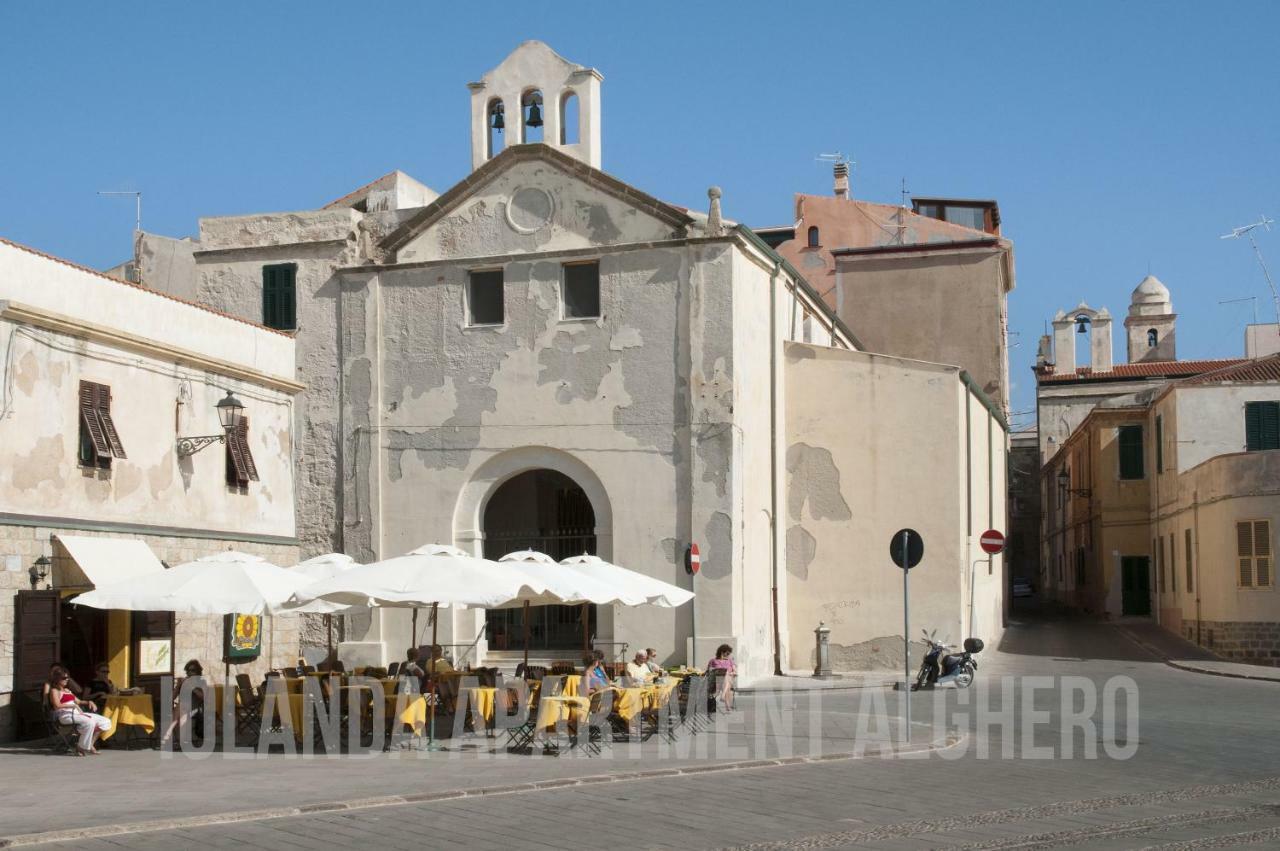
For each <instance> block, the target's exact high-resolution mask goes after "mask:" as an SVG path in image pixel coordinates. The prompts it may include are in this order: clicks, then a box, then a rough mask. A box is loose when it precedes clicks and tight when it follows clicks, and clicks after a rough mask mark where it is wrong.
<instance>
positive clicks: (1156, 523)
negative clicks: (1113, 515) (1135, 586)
mask: <svg viewBox="0 0 1280 851" xmlns="http://www.w3.org/2000/svg"><path fill="white" fill-rule="evenodd" d="M1160 452H1161V449H1160V447H1159V446H1157V447H1156V457H1157V458H1160ZM1161 460H1163V459H1161ZM1155 467H1156V510H1155V516H1154V517H1153V518H1151V529H1152V531H1153V532H1154V533H1155V539H1154V540H1152V542H1151V561H1152V564H1153V565H1154V569H1153V570H1152V571H1151V573H1152V574H1153V575H1152V577H1151V584H1152V585H1154V586H1155V589H1156V626H1159V625H1160V606H1161V604H1162V603H1163V602H1164V596H1163V595H1164V588H1162V587H1161V582H1160V572H1161V571H1162V570H1164V568H1165V566H1166V565H1165V564H1164V559H1162V558H1160V556H1161V555H1162V554H1161V552H1160V542H1161V541H1162V540H1163V539H1162V538H1161V537H1160V474H1161V472H1162V470H1161V469H1160V465H1159V464H1156V465H1155ZM1158 558H1159V559H1160V564H1155V560H1156V559H1158Z"/></svg>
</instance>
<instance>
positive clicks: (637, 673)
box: [627, 650, 652, 685]
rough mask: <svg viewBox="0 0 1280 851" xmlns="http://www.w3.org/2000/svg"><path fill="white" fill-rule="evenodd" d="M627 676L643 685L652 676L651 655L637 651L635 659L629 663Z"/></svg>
mask: <svg viewBox="0 0 1280 851" xmlns="http://www.w3.org/2000/svg"><path fill="white" fill-rule="evenodd" d="M627 676H628V677H630V678H631V679H632V680H634V681H635V682H636V684H637V685H638V684H640V683H643V682H644V681H645V680H647V679H649V677H651V676H652V674H651V673H650V671H649V654H648V653H646V652H645V651H643V650H637V651H636V657H635V659H633V660H631V661H630V662H628V663H627Z"/></svg>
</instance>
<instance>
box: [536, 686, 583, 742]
mask: <svg viewBox="0 0 1280 851" xmlns="http://www.w3.org/2000/svg"><path fill="white" fill-rule="evenodd" d="M590 710H591V699H590V698H587V697H576V696H573V695H567V694H559V695H554V696H552V695H547V696H546V697H543V698H542V699H541V700H539V701H538V717H537V720H536V722H535V723H534V729H535V730H536V731H537V732H540V733H550V732H554V731H555V729H556V727H558V726H559V724H560V722H561V721H568V722H569V725H570V726H571V727H575V728H576V727H577V725H578V724H580V723H582V722H584V721H586V719H587V713H588V712H589V711H590Z"/></svg>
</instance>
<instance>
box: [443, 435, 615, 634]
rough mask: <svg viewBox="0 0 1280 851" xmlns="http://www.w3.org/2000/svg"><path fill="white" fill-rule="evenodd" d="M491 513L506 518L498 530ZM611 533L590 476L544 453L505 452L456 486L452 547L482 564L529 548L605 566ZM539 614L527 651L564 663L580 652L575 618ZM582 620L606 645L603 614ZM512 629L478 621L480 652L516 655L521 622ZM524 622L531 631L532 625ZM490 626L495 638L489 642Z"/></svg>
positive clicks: (505, 622) (505, 623)
mask: <svg viewBox="0 0 1280 851" xmlns="http://www.w3.org/2000/svg"><path fill="white" fill-rule="evenodd" d="M491 506H492V507H493V508H494V510H495V512H504V513H506V514H507V516H506V517H505V518H504V522H497V521H496V519H495V518H494V517H487V515H489V508H490V507H491ZM588 512H589V514H588ZM540 513H541V515H542V516H541V517H539V514H540ZM486 520H488V521H489V522H486ZM612 529H613V511H612V503H611V501H610V500H609V497H608V494H607V493H606V491H605V488H604V485H603V483H602V482H601V481H600V478H599V477H598V476H597V475H596V474H595V471H594V470H592V469H591V467H589V466H588V465H587V464H586V463H585V462H583V461H582V460H581V459H579V458H577V457H575V456H573V455H571V454H569V453H567V452H564V451H562V450H559V449H553V448H551V447H547V446H526V447H521V448H518V449H512V450H508V451H506V452H503V453H501V454H499V455H495V456H494V457H492V458H490V459H489V460H487V461H486V462H485V463H483V464H482V465H480V467H479V468H478V469H477V470H476V472H475V474H474V475H473V476H472V477H471V480H470V481H468V482H467V483H466V485H464V486H463V488H462V490H461V492H460V493H459V497H458V503H457V507H456V509H455V512H454V541H455V543H456V545H457V546H459V547H461V548H463V549H465V550H467V551H468V552H471V553H474V554H475V555H483V556H485V557H487V558H498V557H500V556H502V555H504V554H505V553H506V552H510V551H511V550H514V549H525V548H528V547H533V548H535V549H539V548H540V549H543V551H547V552H548V554H549V555H552V556H554V557H556V558H561V557H564V556H567V555H572V554H575V552H580V551H581V550H583V549H585V550H587V551H589V552H592V553H594V554H596V555H599V556H600V557H601V558H604V559H609V560H611V559H612V558H613V535H612ZM499 550H502V551H501V552H499ZM561 550H563V552H560V551H561ZM545 608H546V609H547V610H549V611H546V612H543V613H540V614H539V615H538V616H539V617H541V618H542V621H541V626H542V632H541V635H540V636H539V638H541V639H542V641H541V644H542V646H541V647H537V646H536V645H535V643H533V641H531V649H535V650H537V651H540V652H548V653H551V654H552V655H564V654H565V653H566V652H567V651H569V650H571V649H572V650H576V649H578V648H580V647H581V620H580V611H575V612H573V613H572V614H571V615H570V613H568V612H560V613H557V612H555V611H550V610H553V609H557V610H558V609H563V608H566V607H545ZM575 608H576V607H575ZM598 608H599V607H592V609H598ZM557 618H561V619H560V620H557ZM589 618H590V625H591V627H592V629H593V630H594V634H595V635H596V636H597V637H598V638H602V639H611V638H612V633H613V613H612V609H611V608H610V607H607V606H606V607H604V608H602V609H599V610H598V611H592V612H591V613H589ZM517 621H519V618H518V617H512V616H501V617H493V616H492V615H486V616H484V617H483V618H481V619H480V620H479V621H477V622H476V623H475V626H476V627H481V628H483V631H484V635H485V639H486V641H485V643H486V646H487V649H488V650H489V651H498V652H501V651H503V650H515V649H516V648H522V647H523V621H519V623H517ZM530 622H531V626H535V627H536V626H538V625H539V621H537V620H535V619H534V618H530ZM571 623H572V624H573V626H570V624H571ZM498 625H501V626H502V627H503V631H502V633H501V634H500V635H495V631H494V629H495V626H498ZM570 632H573V634H574V637H573V640H572V641H570V640H569V638H568V634H569V633H570ZM531 638H533V637H532V636H531Z"/></svg>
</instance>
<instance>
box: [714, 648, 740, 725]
mask: <svg viewBox="0 0 1280 851" xmlns="http://www.w3.org/2000/svg"><path fill="white" fill-rule="evenodd" d="M707 676H709V677H713V678H716V677H718V678H719V679H718V680H717V679H712V684H713V685H714V686H716V691H715V693H714V694H713V695H712V697H714V698H715V699H716V700H717V701H719V702H722V703H723V704H724V708H725V711H726V712H732V711H733V689H734V686H735V685H736V682H737V679H738V666H737V665H736V664H734V661H733V648H732V647H730V646H729V645H728V644H721V645H720V646H719V647H717V648H716V657H715V658H714V659H712V660H711V661H710V662H708V663H707Z"/></svg>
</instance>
